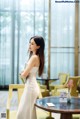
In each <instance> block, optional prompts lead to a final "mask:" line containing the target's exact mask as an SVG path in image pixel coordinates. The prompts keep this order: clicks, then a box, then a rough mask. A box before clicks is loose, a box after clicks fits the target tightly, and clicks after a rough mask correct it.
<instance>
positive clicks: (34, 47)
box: [29, 39, 39, 53]
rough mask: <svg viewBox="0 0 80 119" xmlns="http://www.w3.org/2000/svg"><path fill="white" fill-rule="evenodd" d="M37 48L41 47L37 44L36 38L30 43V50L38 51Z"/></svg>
mask: <svg viewBox="0 0 80 119" xmlns="http://www.w3.org/2000/svg"><path fill="white" fill-rule="evenodd" d="M37 49H39V46H37V45H36V43H35V41H34V39H31V40H30V44H29V51H32V52H34V53H36V51H37Z"/></svg>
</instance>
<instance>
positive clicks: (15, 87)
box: [9, 84, 24, 102]
mask: <svg viewBox="0 0 80 119" xmlns="http://www.w3.org/2000/svg"><path fill="white" fill-rule="evenodd" d="M13 90H17V93H18V102H20V98H21V96H22V93H23V90H24V84H10V85H9V99H10V100H11V99H12V93H13Z"/></svg>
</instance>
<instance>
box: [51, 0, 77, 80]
mask: <svg viewBox="0 0 80 119" xmlns="http://www.w3.org/2000/svg"><path fill="white" fill-rule="evenodd" d="M74 30H75V3H74V4H72V3H59V2H55V1H54V0H51V46H50V51H51V62H50V64H51V65H50V66H51V67H50V77H51V78H52V79H53V78H58V74H59V73H60V72H64V73H69V74H70V75H74V33H75V32H74Z"/></svg>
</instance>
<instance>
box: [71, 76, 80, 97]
mask: <svg viewBox="0 0 80 119" xmlns="http://www.w3.org/2000/svg"><path fill="white" fill-rule="evenodd" d="M69 80H73V87H72V88H71V92H70V94H71V96H78V94H79V92H78V90H77V86H78V81H79V80H80V76H72V77H69Z"/></svg>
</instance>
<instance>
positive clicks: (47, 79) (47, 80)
mask: <svg viewBox="0 0 80 119" xmlns="http://www.w3.org/2000/svg"><path fill="white" fill-rule="evenodd" d="M37 80H41V81H42V82H45V85H46V86H47V89H48V90H49V89H50V88H49V82H50V81H53V82H55V81H57V80H58V79H49V78H44V79H43V78H40V79H39V78H38V79H37Z"/></svg>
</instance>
